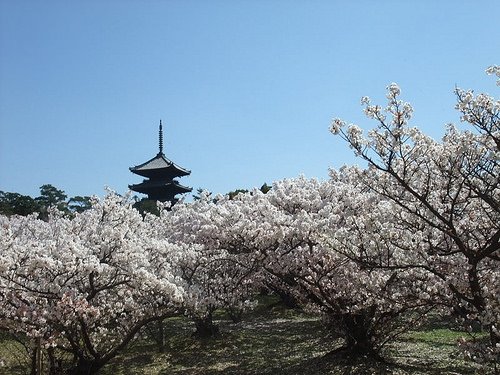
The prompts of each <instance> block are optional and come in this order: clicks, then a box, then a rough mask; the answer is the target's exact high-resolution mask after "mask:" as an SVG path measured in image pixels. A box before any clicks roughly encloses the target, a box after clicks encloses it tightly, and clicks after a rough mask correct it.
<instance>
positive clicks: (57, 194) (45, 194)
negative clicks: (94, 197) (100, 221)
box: [0, 184, 91, 219]
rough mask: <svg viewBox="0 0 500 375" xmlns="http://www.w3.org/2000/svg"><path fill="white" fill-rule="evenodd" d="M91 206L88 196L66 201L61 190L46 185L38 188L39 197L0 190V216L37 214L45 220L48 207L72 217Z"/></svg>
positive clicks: (64, 194) (66, 197) (65, 196)
mask: <svg viewBox="0 0 500 375" xmlns="http://www.w3.org/2000/svg"><path fill="white" fill-rule="evenodd" d="M90 206H91V198H90V197H88V196H83V197H82V196H79V195H78V196H75V197H71V198H69V199H68V196H67V195H66V193H65V192H64V191H63V190H60V189H57V188H56V187H54V186H52V185H50V184H46V185H42V186H40V195H39V196H38V197H35V198H33V197H30V196H29V195H22V194H19V193H11V192H6V191H1V190H0V214H1V215H6V216H11V215H22V216H26V215H31V214H33V213H38V214H39V217H40V218H41V219H45V218H47V215H48V209H49V207H56V208H57V209H58V210H60V211H62V212H64V213H66V214H68V215H72V214H75V213H78V212H83V211H85V210H87V209H89V208H90Z"/></svg>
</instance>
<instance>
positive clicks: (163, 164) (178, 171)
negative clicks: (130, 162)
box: [129, 152, 191, 177]
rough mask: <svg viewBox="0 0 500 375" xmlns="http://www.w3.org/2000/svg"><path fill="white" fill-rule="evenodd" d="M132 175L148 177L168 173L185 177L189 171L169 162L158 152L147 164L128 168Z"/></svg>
mask: <svg viewBox="0 0 500 375" xmlns="http://www.w3.org/2000/svg"><path fill="white" fill-rule="evenodd" d="M129 169H130V171H131V172H132V173H135V174H138V175H141V176H144V177H150V176H151V174H157V173H158V172H168V174H169V175H172V176H177V177H180V176H187V175H189V174H191V171H189V170H187V169H184V168H182V167H180V166H178V165H177V164H175V163H174V162H172V161H171V160H169V159H168V158H167V157H166V156H165V154H164V153H163V152H159V153H158V154H157V155H156V156H155V157H154V158H152V159H149V160H148V161H147V162H145V163H142V164H139V165H136V166H135V167H130V168H129Z"/></svg>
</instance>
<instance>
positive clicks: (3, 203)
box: [0, 191, 40, 216]
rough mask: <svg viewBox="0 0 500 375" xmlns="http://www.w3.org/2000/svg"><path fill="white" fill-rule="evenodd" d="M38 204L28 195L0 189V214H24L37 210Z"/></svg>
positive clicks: (38, 208)
mask: <svg viewBox="0 0 500 375" xmlns="http://www.w3.org/2000/svg"><path fill="white" fill-rule="evenodd" d="M39 210H40V204H39V202H37V201H36V200H35V199H33V198H31V197H30V196H28V195H22V194H19V193H9V192H5V191H0V214H2V215H7V216H11V215H22V216H26V215H29V214H32V213H34V212H39Z"/></svg>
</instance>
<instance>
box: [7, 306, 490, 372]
mask: <svg viewBox="0 0 500 375" xmlns="http://www.w3.org/2000/svg"><path fill="white" fill-rule="evenodd" d="M265 302H266V303H264V304H262V305H261V307H260V308H258V309H257V310H256V311H255V312H253V313H252V314H250V315H248V316H246V317H245V318H246V319H245V320H244V321H243V322H241V323H237V324H235V323H232V322H231V321H230V320H228V319H227V318H226V317H225V315H223V314H217V315H216V317H217V319H218V320H217V323H218V324H219V325H220V329H221V334H220V335H219V336H218V337H216V338H214V339H208V340H200V339H195V338H194V337H192V335H191V334H192V332H193V331H194V325H193V324H192V323H191V322H190V321H189V320H188V319H185V318H181V317H178V318H171V319H169V320H167V321H166V322H165V329H166V350H165V351H164V352H163V353H159V352H158V350H157V347H156V346H155V344H154V343H153V342H151V341H150V340H147V339H144V338H143V339H139V340H137V341H136V342H135V343H134V344H133V345H131V346H130V347H129V349H128V350H127V351H126V352H124V353H123V354H122V355H120V356H119V357H117V358H115V359H114V360H113V361H112V362H111V363H110V364H109V365H107V366H106V367H105V368H104V369H103V371H102V374H103V375H136V374H144V375H162V374H165V375H166V374H175V375H202V374H203V375H215V374H217V375H243V374H245V375H253V374H255V375H257V374H262V375H266V374H283V375H284V374H287V375H303V374H309V375H320V374H394V375H423V374H426V375H434V374H435V375H438V374H443V375H458V374H464V375H468V374H470V375H476V374H477V375H479V374H485V373H487V371H486V369H484V368H480V367H479V366H478V365H476V364H474V363H472V362H467V361H465V360H464V359H463V358H462V356H461V355H460V353H459V352H458V349H457V347H456V341H457V340H458V339H459V338H460V337H462V336H464V335H466V334H465V333H463V332H457V331H452V330H450V329H447V328H439V327H432V328H429V327H427V328H426V329H425V330H423V331H412V332H408V333H406V334H405V335H403V336H402V337H401V338H400V339H399V340H398V341H397V342H395V343H393V344H391V345H390V346H388V347H387V348H386V351H385V352H384V353H383V354H384V356H385V358H387V359H388V362H387V363H380V362H375V361H372V360H369V359H366V358H361V359H359V360H357V361H354V362H353V361H352V360H345V359H341V358H338V357H335V356H332V355H331V354H329V353H331V352H332V351H333V350H334V349H336V348H338V347H340V346H341V345H342V342H341V340H339V339H338V338H336V337H332V336H330V335H329V333H328V332H327V331H326V330H325V329H324V328H323V326H322V323H321V321H319V320H318V319H317V318H316V317H313V316H309V315H307V314H304V313H301V312H297V311H294V310H286V309H284V308H283V307H281V306H279V305H278V306H276V307H274V308H272V309H271V308H270V307H269V306H270V303H268V302H270V301H265ZM21 351H22V350H21V348H19V345H17V346H16V344H15V343H13V342H12V340H10V341H9V340H7V339H4V340H3V341H0V357H1V358H4V360H6V361H7V362H8V365H9V367H3V368H0V374H23V373H28V371H27V370H23V368H21V367H20V366H19V362H20V361H19V358H18V355H19V352H21ZM9 353H10V354H9ZM12 353H17V354H15V355H12ZM16 358H17V359H16ZM25 363H27V362H25Z"/></svg>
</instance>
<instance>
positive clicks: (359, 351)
mask: <svg viewBox="0 0 500 375" xmlns="http://www.w3.org/2000/svg"><path fill="white" fill-rule="evenodd" d="M374 312H375V309H372V308H369V309H366V310H364V311H362V312H359V313H356V314H344V315H342V317H341V318H340V319H341V324H342V331H343V334H344V338H345V347H344V349H345V353H346V355H347V356H352V357H365V356H368V357H372V358H376V359H380V356H379V354H378V348H377V347H376V345H375V342H374V337H373V332H372V331H371V328H372V321H373V318H374V316H373V314H374Z"/></svg>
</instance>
